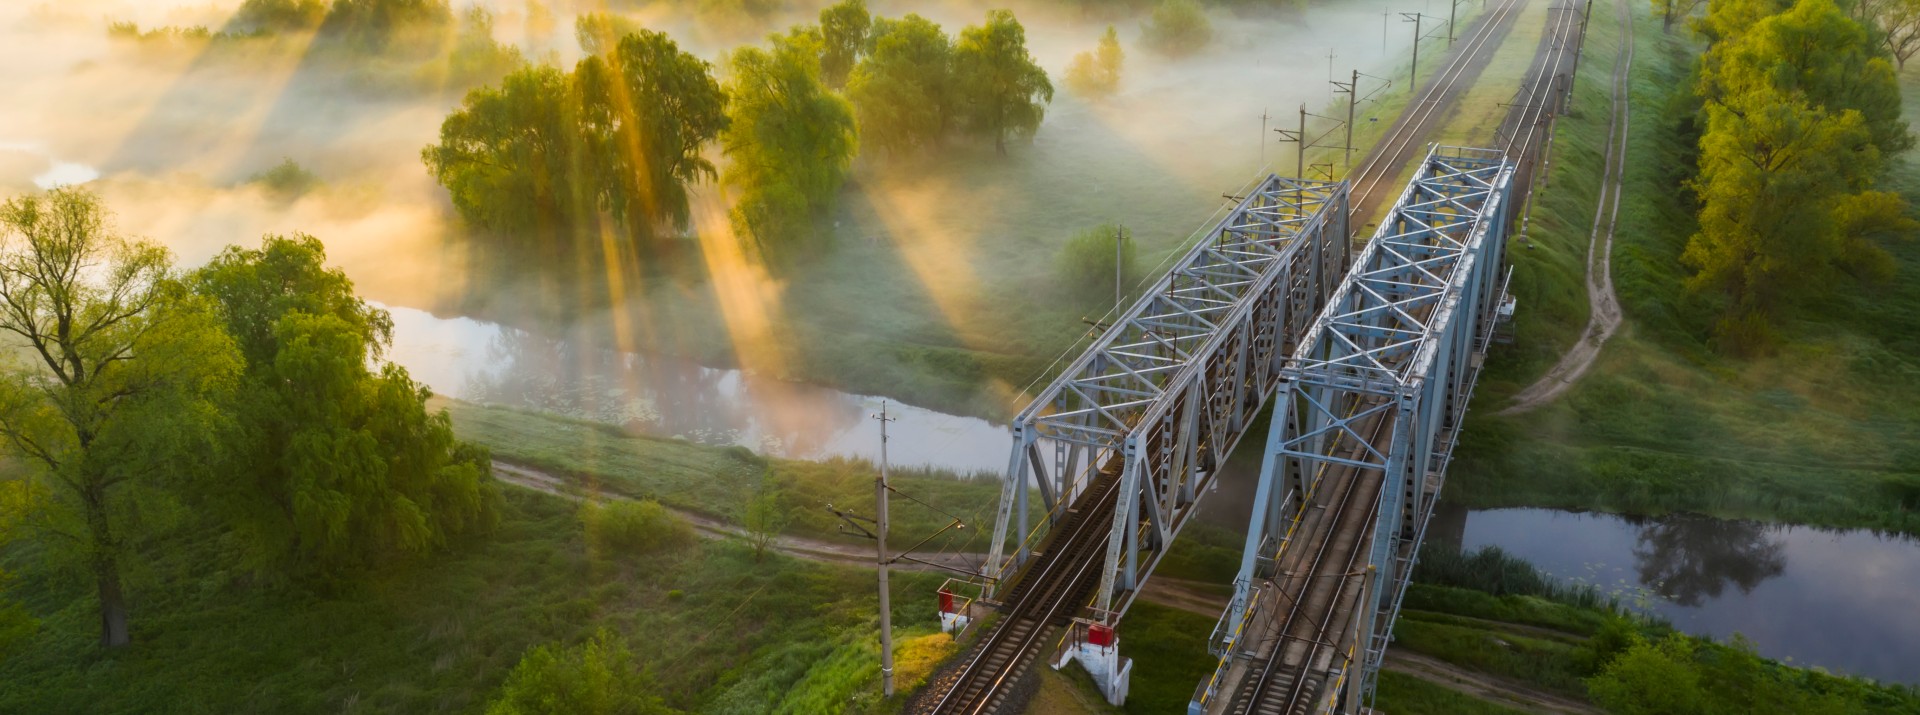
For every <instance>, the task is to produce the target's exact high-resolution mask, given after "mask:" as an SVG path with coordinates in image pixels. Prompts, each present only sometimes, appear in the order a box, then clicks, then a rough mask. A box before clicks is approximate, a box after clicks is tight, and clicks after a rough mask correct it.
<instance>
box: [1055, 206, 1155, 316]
mask: <svg viewBox="0 0 1920 715" xmlns="http://www.w3.org/2000/svg"><path fill="white" fill-rule="evenodd" d="M1116 235H1117V236H1120V251H1119V253H1120V255H1119V259H1120V260H1121V261H1122V265H1123V266H1124V268H1123V270H1122V272H1121V277H1120V283H1121V285H1123V286H1128V287H1131V286H1132V285H1133V283H1134V281H1135V280H1137V279H1138V278H1139V276H1140V267H1139V265H1137V262H1136V261H1135V254H1136V253H1137V251H1136V250H1135V247H1134V243H1135V241H1133V240H1131V239H1132V236H1131V235H1130V234H1128V233H1127V231H1126V229H1125V228H1124V227H1121V226H1116V225H1114V224H1110V223H1109V224H1101V225H1099V226H1096V227H1094V228H1090V229H1087V230H1085V231H1081V232H1080V233H1079V234H1076V235H1075V236H1074V237H1073V238H1071V239H1068V240H1067V243H1066V245H1064V246H1061V247H1060V257H1059V259H1058V267H1057V269H1056V273H1057V274H1058V275H1059V278H1060V282H1061V283H1062V284H1063V285H1065V286H1067V287H1068V288H1069V289H1071V290H1072V291H1073V292H1074V293H1076V294H1078V295H1081V296H1083V297H1086V298H1087V299H1089V300H1093V299H1097V298H1106V297H1109V296H1112V295H1113V279H1114V270H1113V263H1114V258H1115V256H1114V248H1113V242H1114V240H1115V239H1114V237H1115V236H1116Z"/></svg>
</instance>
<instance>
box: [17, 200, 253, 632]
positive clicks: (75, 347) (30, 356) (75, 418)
mask: <svg viewBox="0 0 1920 715" xmlns="http://www.w3.org/2000/svg"><path fill="white" fill-rule="evenodd" d="M0 334H4V335H5V336H6V337H8V338H10V340H8V341H7V342H8V343H9V344H8V345H7V347H8V348H9V349H8V350H7V351H6V353H5V354H6V355H7V360H8V362H7V364H6V369H5V371H4V374H0V436H4V438H5V444H6V446H7V447H8V451H10V452H11V453H12V456H14V457H15V458H17V459H19V460H20V463H21V464H23V465H25V466H26V467H27V468H28V472H29V474H30V476H29V478H30V479H31V480H32V482H31V484H32V488H33V490H34V492H36V493H37V498H36V499H34V500H33V503H32V507H33V508H32V511H31V513H29V514H27V515H26V517H25V518H26V522H27V524H28V525H29V526H30V527H33V531H35V532H37V533H38V534H42V535H45V536H46V537H47V538H46V541H47V543H48V545H49V546H52V547H54V548H55V549H57V550H59V551H61V552H65V553H70V554H71V555H73V556H75V557H77V558H76V560H77V561H78V562H79V563H81V564H84V565H85V567H86V569H87V571H88V572H89V573H90V575H91V576H92V578H93V581H94V586H95V592H96V595H97V597H98V599H99V607H100V642H101V644H103V645H107V646H120V645H125V644H126V643H127V642H128V641H129V640H130V635H129V632H128V630H127V620H128V606H127V594H126V590H125V587H124V585H123V583H122V580H121V573H120V572H121V568H122V566H123V564H124V563H125V562H126V561H127V560H128V559H129V558H130V557H131V556H132V553H131V550H130V548H129V545H130V544H131V543H133V538H134V536H135V535H136V534H138V533H139V530H141V529H142V528H143V527H144V526H145V524H144V523H143V522H145V521H146V520H145V519H144V518H143V516H144V515H145V514H146V512H147V511H148V510H149V509H150V508H151V507H153V506H154V505H155V504H157V503H161V502H164V501H165V500H166V498H167V494H168V490H166V489H163V488H162V487H165V486H167V485H168V483H169V482H171V481H173V480H174V479H175V478H178V477H180V476H182V475H184V474H186V473H188V472H189V471H191V470H193V469H194V468H196V467H201V466H205V464H206V462H205V461H204V459H205V457H206V456H207V455H210V454H212V453H213V452H214V451H215V450H214V445H215V444H216V439H215V438H216V435H217V434H218V432H219V427H220V425H221V424H222V423H223V417H222V415H221V411H220V409H219V407H218V401H219V399H220V397H221V396H222V395H223V394H224V393H226V391H227V390H228V389H229V388H231V387H232V385H233V384H234V380H235V377H236V376H237V374H238V372H239V370H240V360H239V357H238V355H237V354H236V352H235V350H234V346H233V342H232V341H231V340H229V339H228V338H227V336H226V334H225V333H224V332H222V330H221V326H220V322H219V320H218V318H217V317H216V316H215V315H214V312H213V310H212V308H211V306H210V305H209V303H208V301H206V300H204V299H201V298H198V297H196V296H194V295H193V294H191V293H190V292H188V291H187V290H186V289H185V288H184V287H183V286H182V285H181V283H180V282H179V281H178V280H177V277H176V276H175V274H174V272H173V269H172V266H171V261H170V259H169V257H168V255H167V252H166V250H165V249H162V248H160V247H159V246H155V245H153V244H150V243H145V242H142V241H137V240H132V239H129V238H126V237H124V236H122V235H120V234H119V233H117V232H115V231H114V229H113V228H112V227H111V226H110V225H109V217H108V214H107V211H106V209H105V207H104V206H103V205H102V204H101V202H100V200H99V198H98V197H96V196H94V195H93V194H91V193H88V192H86V191H85V190H81V189H58V190H54V191H52V192H49V193H48V194H46V195H44V196H25V197H20V198H15V199H12V200H9V201H7V202H6V203H5V204H4V205H0Z"/></svg>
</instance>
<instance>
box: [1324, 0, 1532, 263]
mask: <svg viewBox="0 0 1920 715" xmlns="http://www.w3.org/2000/svg"><path fill="white" fill-rule="evenodd" d="M1526 1H1527V0H1501V2H1500V4H1499V5H1498V6H1496V7H1495V8H1494V9H1493V11H1492V12H1491V13H1489V14H1488V15H1487V16H1486V17H1485V18H1484V19H1482V20H1481V21H1480V22H1479V23H1478V24H1477V25H1475V26H1474V29H1473V34H1471V35H1469V36H1468V37H1467V38H1465V42H1466V45H1465V46H1464V47H1462V48H1460V49H1459V50H1457V51H1455V52H1453V53H1452V54H1451V55H1449V56H1448V58H1447V61H1446V64H1444V65H1442V66H1441V67H1440V71H1439V72H1438V73H1436V74H1435V75H1434V76H1433V79H1431V80H1429V81H1428V82H1427V85H1426V87H1425V88H1424V90H1423V91H1420V92H1419V93H1418V95H1417V97H1416V98H1415V100H1414V103H1413V104H1410V105H1408V107H1407V110H1406V111H1405V112H1404V113H1402V114H1401V115H1400V119H1399V120H1397V121H1396V122H1395V123H1394V126H1393V128H1392V129H1390V130H1388V133H1387V136H1386V137H1384V138H1382V139H1381V141H1380V143H1379V144H1376V145H1374V148H1373V150H1372V151H1370V152H1368V153H1367V157H1366V158H1365V159H1364V160H1362V161H1361V163H1360V167H1359V169H1358V170H1356V171H1352V172H1349V173H1348V174H1347V180H1348V181H1349V182H1350V183H1351V184H1352V187H1353V193H1352V199H1351V201H1350V203H1349V204H1348V206H1349V209H1348V212H1349V213H1348V215H1349V216H1350V217H1351V218H1350V219H1349V225H1350V226H1352V227H1354V228H1352V229H1351V230H1352V231H1353V232H1354V234H1355V235H1358V234H1359V231H1360V230H1361V229H1360V227H1362V226H1364V225H1365V224H1364V222H1363V221H1362V220H1360V219H1363V218H1364V217H1365V216H1366V215H1367V212H1368V210H1369V209H1370V207H1371V202H1377V201H1379V200H1380V198H1382V197H1383V196H1387V195H1390V194H1380V193H1379V192H1378V191H1377V189H1378V188H1379V187H1380V185H1381V184H1384V183H1386V182H1388V181H1389V180H1391V179H1392V178H1393V177H1394V174H1396V173H1398V172H1399V170H1400V168H1401V167H1403V166H1405V165H1406V163H1407V162H1408V161H1410V160H1412V159H1413V157H1414V155H1415V154H1416V153H1418V152H1420V150H1421V149H1422V142H1421V139H1422V138H1424V137H1425V136H1426V134H1427V132H1428V131H1429V130H1430V129H1432V128H1434V127H1435V126H1437V125H1438V124H1439V119H1440V117H1441V115H1442V114H1444V112H1445V109H1446V108H1447V107H1448V106H1449V105H1450V104H1451V103H1450V102H1449V101H1448V100H1450V99H1451V98H1452V96H1453V93H1454V91H1455V90H1456V89H1460V88H1463V87H1464V85H1462V84H1461V83H1462V81H1463V80H1464V82H1465V83H1466V84H1467V85H1470V84H1472V83H1473V80H1474V79H1475V78H1477V77H1478V76H1479V68H1480V66H1482V65H1484V64H1485V63H1486V61H1487V60H1488V59H1490V58H1491V56H1492V53H1493V50H1494V49H1495V48H1497V47H1498V46H1499V44H1500V42H1499V38H1500V37H1502V36H1504V35H1505V34H1506V31H1507V28H1508V25H1509V23H1510V22H1511V21H1512V19H1513V17H1514V16H1515V15H1516V14H1518V9H1519V8H1520V6H1521V5H1523V4H1525V3H1526Z"/></svg>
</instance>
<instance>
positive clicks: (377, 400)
mask: <svg viewBox="0 0 1920 715" xmlns="http://www.w3.org/2000/svg"><path fill="white" fill-rule="evenodd" d="M193 284H194V287H195V289H196V290H197V291H198V292H200V293H202V294H204V295H207V296H210V297H212V298H213V299H214V300H215V301H216V302H217V305H218V312H219V315H220V316H221V317H222V318H224V319H225V324H226V327H227V331H228V332H229V333H230V334H232V336H233V338H234V340H235V342H237V343H238V345H239V348H240V352H241V354H242V355H243V356H244V357H245V363H246V371H245V375H244V378H243V380H242V386H241V393H240V394H241V399H240V400H237V401H236V402H237V404H236V405H235V417H236V419H237V420H238V422H239V427H240V429H239V430H238V431H237V435H236V439H235V440H234V442H233V445H232V447H231V449H230V451H229V453H228V454H229V455H230V463H229V465H228V466H229V468H228V469H225V470H223V473H222V476H221V478H218V479H214V480H209V481H208V482H207V483H205V484H204V487H205V493H206V494H208V495H209V496H210V497H211V499H212V501H213V502H214V503H215V504H217V505H219V506H221V507H224V508H223V509H222V511H224V512H225V513H226V514H227V516H228V519H229V520H230V522H231V523H233V524H234V525H235V527H236V528H237V529H238V530H239V532H240V533H241V534H242V535H243V537H244V538H243V539H242V540H241V543H243V544H245V545H246V547H247V549H248V555H249V556H250V557H251V558H250V565H252V566H253V567H254V568H256V569H257V570H259V571H261V572H263V573H268V574H283V575H289V576H293V577H296V578H301V579H303V580H312V581H316V582H320V583H326V582H331V581H338V580H342V579H346V578H350V577H352V576H355V575H357V574H358V573H359V572H362V571H365V570H367V569H370V568H374V567H378V566H382V565H385V564H388V563H393V562H397V561H402V560H405V559H408V558H411V557H417V556H419V555H422V554H425V553H427V552H429V551H432V550H433V549H436V548H438V547H441V546H444V545H447V544H449V543H451V542H452V541H454V540H455V539H458V538H460V537H463V536H467V535H471V534H475V533H478V532H482V531H485V530H486V529H488V528H490V527H491V526H492V525H493V524H494V523H495V521H496V520H497V519H498V505H497V502H498V501H499V494H498V490H497V489H496V487H495V485H494V483H493V480H492V478H491V476H490V474H491V469H492V467H491V463H490V460H489V458H488V456H487V454H486V452H485V450H483V449H480V448H477V447H473V446H469V445H465V444H462V443H460V442H459V441H457V440H455V439H454V436H453V425H452V423H451V421H450V420H449V418H448V417H447V414H446V411H445V410H438V411H429V410H428V409H427V407H426V400H427V398H428V397H429V395H430V393H429V392H428V391H427V389H426V388H425V387H424V386H422V385H420V384H419V383H416V382H414V381H413V380H412V379H411V378H410V377H408V375H407V372H406V371H405V370H404V369H402V368H400V367H399V366H396V365H393V364H392V363H384V362H380V361H379V358H380V357H382V355H383V353H384V352H385V350H386V348H387V346H388V343H389V342H390V339H391V338H390V336H391V333H392V330H393V323H392V319H391V318H389V317H388V315H387V313H386V311H384V310H380V309H378V308H375V307H373V306H370V305H367V304H366V303H365V302H364V301H362V300H360V299H359V298H358V297H357V296H355V295H354V293H353V283H352V281H350V280H348V279H347V277H346V275H345V274H344V273H341V272H340V270H339V269H334V268H328V267H326V251H325V249H324V247H323V246H322V245H321V244H320V242H319V241H318V240H316V239H314V238H312V237H310V236H295V237H292V238H281V237H276V236H269V237H267V238H266V240H264V241H263V242H262V243H261V246H260V247H259V248H257V249H247V248H240V247H237V246H232V247H228V248H227V250H226V251H223V252H222V253H221V254H220V255H218V256H215V257H214V259H213V260H212V261H211V262H209V263H208V264H207V265H206V267H204V268H202V269H200V270H199V271H198V272H197V273H195V274H194V276H193Z"/></svg>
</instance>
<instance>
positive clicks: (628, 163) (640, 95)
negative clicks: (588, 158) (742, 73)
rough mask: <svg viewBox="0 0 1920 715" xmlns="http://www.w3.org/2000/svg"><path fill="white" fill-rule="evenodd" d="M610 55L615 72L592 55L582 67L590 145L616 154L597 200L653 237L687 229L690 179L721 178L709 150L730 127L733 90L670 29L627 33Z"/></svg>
mask: <svg viewBox="0 0 1920 715" xmlns="http://www.w3.org/2000/svg"><path fill="white" fill-rule="evenodd" d="M610 59H611V61H610V63H609V65H608V67H607V70H608V71H607V72H596V71H591V70H589V69H588V67H589V66H591V65H594V64H596V63H598V62H599V60H598V59H597V58H591V57H590V58H587V59H586V60H584V61H583V62H582V65H581V67H580V68H577V69H575V75H576V83H577V84H578V85H579V93H580V102H581V104H582V110H581V120H582V125H583V127H584V130H585V133H586V134H587V136H589V137H590V138H591V141H589V142H587V143H586V146H585V149H586V150H587V151H588V152H590V153H592V154H595V155H598V156H602V157H604V158H606V159H608V160H610V164H608V167H607V169H606V170H604V171H602V172H601V173H599V174H598V175H596V176H595V179H596V182H595V183H596V185H599V186H602V187H604V188H601V189H600V190H599V191H598V192H596V193H595V195H594V197H593V204H594V206H596V207H602V208H605V209H607V210H610V211H611V212H612V213H613V215H614V217H615V218H617V219H619V220H621V221H624V222H625V223H626V224H627V226H628V228H629V230H630V231H631V232H632V233H633V235H634V236H635V238H638V239H643V240H650V239H652V238H654V237H655V236H657V235H659V234H660V233H661V232H662V230H663V229H665V228H668V227H673V228H685V227H686V223H687V188H686V185H687V184H689V183H692V182H694V181H697V180H699V179H702V178H713V177H714V167H713V164H712V163H711V162H709V161H707V159H706V157H704V156H702V155H701V149H702V148H703V147H705V146H706V145H707V143H708V142H711V141H713V140H714V138H715V137H717V136H718V135H719V134H720V132H721V131H723V130H725V129H726V128H727V124H728V122H729V119H728V117H727V95H726V93H725V92H723V91H722V90H721V88H720V83H719V82H718V81H716V80H715V79H714V78H713V66H712V65H709V64H707V63H706V62H705V61H703V60H701V59H700V58H698V57H694V56H693V55H691V54H688V53H686V52H684V51H682V50H681V49H680V46H679V45H677V44H675V43H674V41H673V38H670V37H667V36H666V35H665V34H663V33H659V32H653V31H651V30H640V31H638V32H634V33H631V34H628V35H625V36H623V37H621V38H620V44H619V45H618V46H617V47H616V48H615V51H614V54H613V56H612V57H611V58H610Z"/></svg>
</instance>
